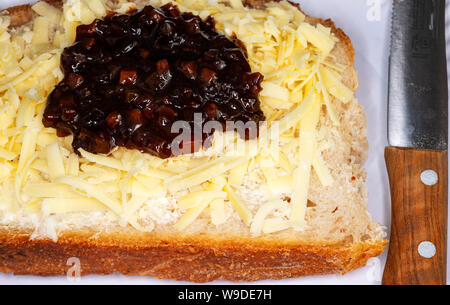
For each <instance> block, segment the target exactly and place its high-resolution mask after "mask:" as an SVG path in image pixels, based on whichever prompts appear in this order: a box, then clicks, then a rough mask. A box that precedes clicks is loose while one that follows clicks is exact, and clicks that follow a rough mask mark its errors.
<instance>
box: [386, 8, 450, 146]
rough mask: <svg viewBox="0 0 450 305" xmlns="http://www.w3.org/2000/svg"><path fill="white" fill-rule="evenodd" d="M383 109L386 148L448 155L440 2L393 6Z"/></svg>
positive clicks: (442, 21)
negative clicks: (385, 109)
mask: <svg viewBox="0 0 450 305" xmlns="http://www.w3.org/2000/svg"><path fill="white" fill-rule="evenodd" d="M388 109H389V110H388V138H389V144H390V145H391V146H397V147H408V148H421V149H437V150H447V147H448V83H447V61H446V52H445V0H394V8H393V20H392V41H391V56H390V71H389V107H388Z"/></svg>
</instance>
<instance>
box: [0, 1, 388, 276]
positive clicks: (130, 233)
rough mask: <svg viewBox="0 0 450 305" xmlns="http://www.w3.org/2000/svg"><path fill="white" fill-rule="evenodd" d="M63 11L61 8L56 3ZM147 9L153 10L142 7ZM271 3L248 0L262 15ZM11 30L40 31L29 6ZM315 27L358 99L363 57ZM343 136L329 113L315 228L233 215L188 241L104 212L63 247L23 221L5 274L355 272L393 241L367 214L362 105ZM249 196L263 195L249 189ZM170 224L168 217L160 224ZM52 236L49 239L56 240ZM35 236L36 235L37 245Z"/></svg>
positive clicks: (60, 228)
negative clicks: (76, 264)
mask: <svg viewBox="0 0 450 305" xmlns="http://www.w3.org/2000/svg"><path fill="white" fill-rule="evenodd" d="M47 2H50V3H52V4H53V5H55V6H56V7H60V6H61V2H60V1H58V0H56V1H55V0H52V1H47ZM136 2H140V4H142V3H143V2H145V1H136ZM264 2H265V1H246V5H248V6H258V7H260V6H263V5H264ZM5 13H6V14H8V15H10V16H11V27H16V30H18V31H20V29H21V27H20V26H21V25H23V24H27V25H29V24H30V23H32V22H33V20H34V18H35V14H34V13H33V12H32V10H31V9H30V6H21V7H15V8H11V9H8V10H7V11H6V12H5ZM307 21H308V22H310V23H311V24H316V23H322V24H323V25H325V26H328V27H331V28H332V32H333V33H334V34H335V36H336V37H338V38H339V42H338V43H337V45H336V46H335V48H334V49H333V51H332V55H333V56H334V57H335V58H336V61H337V62H338V63H339V64H341V65H343V66H345V71H344V72H343V73H342V76H343V82H344V83H345V85H347V87H349V88H351V89H352V90H356V89H357V86H358V80H357V75H356V72H355V70H354V68H353V57H354V50H353V47H352V44H351V42H350V39H349V38H348V37H347V36H346V35H345V33H344V32H343V31H342V30H340V29H338V28H336V27H335V26H334V24H333V22H332V21H331V20H327V21H324V20H320V19H316V18H312V17H307ZM333 105H334V108H335V111H336V114H337V117H338V119H339V121H340V122H341V124H340V126H339V127H336V126H333V124H332V122H331V121H330V119H329V117H327V116H326V115H325V114H323V113H322V115H321V118H320V126H319V129H321V128H322V127H323V128H322V130H323V133H324V135H323V136H324V138H326V139H327V140H328V141H329V142H330V145H329V149H327V150H324V152H323V158H324V160H325V162H326V164H327V165H328V167H329V168H330V171H331V175H332V176H333V178H334V180H335V183H334V184H333V186H329V187H323V186H322V185H321V183H320V181H319V179H318V177H317V176H316V175H315V174H313V175H312V176H311V179H312V180H311V185H310V190H309V199H310V205H309V207H308V212H307V224H308V226H307V227H306V228H305V229H304V230H302V231H294V230H293V229H289V230H285V231H281V232H279V233H274V234H270V235H262V236H259V237H252V236H251V234H250V232H249V229H248V227H247V226H246V225H245V224H244V223H243V222H242V221H241V220H240V219H239V217H237V216H236V215H232V216H231V217H230V218H229V219H228V221H227V222H226V223H224V224H222V225H219V226H216V225H214V224H212V223H211V220H210V217H209V216H208V215H204V214H206V213H204V214H202V215H200V217H199V218H198V219H197V220H196V222H195V225H192V226H189V227H188V228H187V229H186V230H185V231H182V232H181V233H180V232H178V231H176V230H175V229H174V228H173V225H170V224H167V225H164V224H161V225H158V226H156V227H155V229H154V230H153V231H152V232H151V233H145V232H141V231H137V230H135V229H133V228H131V227H126V228H124V227H122V226H120V225H119V224H118V223H117V222H115V221H114V220H110V219H109V218H108V217H107V216H105V215H104V214H102V213H99V212H96V213H90V214H88V213H82V214H74V215H70V216H67V215H66V216H64V217H60V218H54V219H53V221H54V225H55V226H56V231H55V232H56V233H57V241H56V242H55V241H54V240H52V239H51V238H49V237H48V236H47V237H46V236H45V234H44V236H40V237H39V238H34V239H32V240H30V237H31V236H32V235H33V232H35V227H34V226H33V224H32V223H31V224H30V222H23V221H22V222H21V221H20V220H16V221H9V220H8V219H6V218H3V219H1V220H0V271H1V272H13V273H15V274H37V275H58V274H64V273H65V272H66V271H67V269H68V268H69V267H68V266H67V265H66V262H67V259H68V258H70V257H78V258H79V259H80V261H81V264H82V275H87V274H91V273H96V274H110V273H123V274H128V275H149V276H154V277H158V278H169V279H174V280H189V281H196V282H206V281H212V280H218V279H221V280H231V281H255V280H262V279H281V278H288V277H298V276H302V275H312V274H328V273H346V272H349V271H351V270H353V269H355V268H358V267H360V266H362V265H364V264H365V263H366V261H367V259H368V258H370V257H372V256H376V255H378V254H380V253H381V252H382V251H383V249H384V247H385V245H386V243H387V242H386V241H385V240H383V238H384V236H385V234H384V232H383V230H382V227H381V226H380V225H379V224H377V223H375V222H374V221H373V220H372V219H371V217H370V215H368V213H367V209H366V203H367V190H366V188H365V185H364V182H365V173H364V170H363V167H362V164H363V163H364V161H365V158H366V153H367V140H366V122H365V116H364V114H363V112H362V108H361V106H359V105H358V103H357V101H356V99H354V98H353V99H352V100H351V101H350V102H349V103H347V104H343V103H338V102H335V103H333ZM246 188H247V191H246V189H245V188H244V189H243V190H242V191H241V196H242V197H243V198H247V199H248V200H247V201H251V200H252V198H254V197H255V196H257V193H258V192H257V191H255V190H252V188H254V186H252V185H247V187H246ZM160 216H161V217H164V213H162V214H161V215H160ZM47 235H48V234H47ZM33 237H34V236H33Z"/></svg>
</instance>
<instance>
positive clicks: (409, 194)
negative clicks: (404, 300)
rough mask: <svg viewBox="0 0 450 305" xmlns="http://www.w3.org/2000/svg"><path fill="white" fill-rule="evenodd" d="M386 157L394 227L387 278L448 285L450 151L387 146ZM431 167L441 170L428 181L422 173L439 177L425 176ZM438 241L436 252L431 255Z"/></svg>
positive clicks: (390, 281) (403, 282)
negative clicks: (448, 168) (448, 166)
mask: <svg viewBox="0 0 450 305" xmlns="http://www.w3.org/2000/svg"><path fill="white" fill-rule="evenodd" d="M385 159H386V166H387V170H388V174H389V181H390V187H391V198H392V227H391V237H390V242H389V253H388V258H387V262H386V267H385V269H384V274H383V281H382V283H383V285H445V284H446V271H447V267H446V263H447V191H448V190H447V185H448V184H447V179H448V177H447V163H448V157H447V151H433V150H418V149H405V148H397V147H387V148H386V151H385ZM426 170H433V171H434V172H435V173H437V182H436V184H434V185H426V184H425V183H423V182H422V178H421V176H422V177H424V181H425V182H426V183H433V182H434V181H436V179H433V178H436V176H435V175H433V173H432V172H427V173H428V175H425V174H424V175H422V173H423V172H424V171H426ZM423 242H425V243H423ZM427 242H431V243H432V244H430V243H427ZM433 245H434V247H435V249H436V252H435V254H434V255H433V256H432V257H429V256H431V255H432V254H433ZM419 252H420V253H421V254H422V255H421V254H420V253H419ZM423 255H424V256H425V257H424V256H423ZM427 257H428V258H427Z"/></svg>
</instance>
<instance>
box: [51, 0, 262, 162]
mask: <svg viewBox="0 0 450 305" xmlns="http://www.w3.org/2000/svg"><path fill="white" fill-rule="evenodd" d="M244 52H245V50H243V49H241V47H240V46H239V42H238V41H236V40H230V39H228V38H227V37H225V36H224V35H221V34H219V33H217V32H216V31H215V27H214V20H213V19H212V18H211V17H208V18H207V19H206V20H201V19H200V17H198V16H196V15H193V14H192V13H181V12H180V11H179V10H178V8H177V7H176V6H173V5H171V4H167V5H165V6H163V7H161V8H155V7H152V6H146V7H145V8H144V9H142V10H140V11H134V12H132V13H131V14H126V15H118V14H108V16H107V17H105V18H104V19H96V20H95V21H94V22H93V23H91V24H88V25H80V26H79V27H78V28H77V34H76V41H75V43H74V44H73V45H72V46H70V47H68V48H66V49H64V52H63V53H62V56H61V66H62V69H63V72H64V79H63V81H62V82H60V83H59V84H58V85H57V86H56V88H55V89H54V90H53V92H52V93H51V94H50V95H49V97H48V101H47V106H46V109H45V112H44V117H43V123H44V126H45V127H52V128H56V130H57V134H58V136H61V137H64V136H67V135H69V134H73V136H74V139H73V143H72V146H73V148H74V150H75V151H78V148H83V149H85V150H87V151H89V152H92V153H108V152H110V151H111V149H112V148H114V147H115V146H123V147H126V148H129V149H138V150H140V151H142V152H146V153H150V154H152V155H155V156H158V157H161V158H168V157H170V156H173V153H172V151H173V147H172V145H175V144H172V143H173V142H174V141H173V140H174V139H175V138H176V137H177V136H178V135H179V134H180V133H181V131H177V132H175V133H174V132H172V131H171V127H172V124H173V123H174V122H175V121H178V120H184V121H186V122H187V123H188V124H189V126H190V127H191V130H194V117H195V115H194V113H200V114H201V119H200V120H201V124H202V125H204V124H206V123H207V122H208V121H218V122H220V123H221V125H222V126H224V127H225V126H226V121H242V122H244V123H247V122H249V121H254V122H255V123H256V124H255V126H256V129H257V128H258V127H257V126H258V123H259V122H260V121H262V120H264V114H263V112H262V111H261V108H260V102H259V100H258V94H259V93H260V91H261V89H262V88H261V82H262V80H263V76H262V75H261V74H260V73H251V69H250V66H249V64H248V62H247V60H246V58H245V55H244ZM195 124H197V125H198V122H195ZM213 132H214V130H212V131H209V133H205V132H204V131H202V135H201V136H200V137H201V139H193V138H194V137H193V136H191V137H190V139H186V141H185V142H186V143H185V145H184V146H188V145H190V144H189V143H191V142H192V141H196V142H200V144H201V145H197V146H196V150H197V149H198V148H199V147H201V146H202V145H203V146H206V144H205V143H206V141H205V139H207V138H208V137H209V136H210V135H211V134H212V133H213ZM253 134H255V133H253ZM244 136H245V135H244ZM246 137H248V136H246ZM197 138H198V136H197ZM177 145H179V146H182V145H183V143H178V144H177Z"/></svg>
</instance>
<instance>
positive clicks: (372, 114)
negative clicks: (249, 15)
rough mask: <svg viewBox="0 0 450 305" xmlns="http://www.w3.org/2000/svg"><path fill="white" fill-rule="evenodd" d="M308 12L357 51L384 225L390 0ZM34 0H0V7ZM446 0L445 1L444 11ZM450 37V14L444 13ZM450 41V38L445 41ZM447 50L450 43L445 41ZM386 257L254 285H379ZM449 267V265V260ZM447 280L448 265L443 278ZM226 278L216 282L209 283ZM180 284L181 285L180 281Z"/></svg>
mask: <svg viewBox="0 0 450 305" xmlns="http://www.w3.org/2000/svg"><path fill="white" fill-rule="evenodd" d="M297 1H298V2H300V3H301V4H302V8H303V9H304V10H305V11H306V12H307V13H308V14H310V15H312V16H316V17H321V18H324V19H326V18H331V19H333V20H334V22H335V23H336V24H337V25H338V26H339V27H341V28H342V29H343V30H344V31H345V32H346V33H347V35H348V36H350V38H351V39H352V42H353V44H354V47H355V51H356V58H355V65H356V70H357V72H358V74H359V80H360V88H359V90H358V92H357V93H356V94H357V97H358V100H359V102H360V103H361V104H362V105H363V106H364V111H365V113H366V115H367V117H368V125H369V128H368V137H369V144H370V149H369V159H368V161H367V163H366V169H367V171H368V177H367V185H368V187H369V205H368V208H369V212H370V213H371V215H372V216H373V218H374V219H375V220H376V221H378V222H380V223H382V224H384V225H386V226H388V225H389V223H390V197H389V185H388V178H387V174H386V169H385V164H384V147H385V146H386V145H387V136H386V134H387V131H386V115H387V110H386V107H387V104H386V103H387V79H388V77H387V76H388V56H389V40H390V20H391V17H390V16H391V6H392V0H300V1H299V0H297ZM27 2H33V1H26V0H1V3H0V9H2V8H6V7H9V6H12V5H16V4H21V3H27ZM449 9H450V2H449V1H447V11H448V12H449V13H450V11H449ZM447 28H448V29H449V31H447V32H448V37H449V38H450V14H447ZM448 41H449V42H450V39H448ZM447 45H448V46H449V47H448V51H449V53H450V44H449V43H448V44H447ZM385 259H386V251H385V252H384V253H383V254H382V255H381V256H380V257H379V258H372V259H370V260H369V262H368V264H367V266H366V267H364V268H360V269H358V270H356V271H354V272H351V273H349V274H347V275H345V276H341V275H328V276H314V277H304V278H299V279H290V280H283V281H263V282H256V283H255V284H379V283H380V281H381V275H382V272H383V268H384V262H385ZM448 267H450V264H448ZM449 279H450V268H449V270H448V271H447V281H449ZM72 283H73V282H71V281H68V280H67V279H66V278H65V277H51V278H40V277H33V276H12V275H9V274H8V275H0V284H72ZM75 283H81V284H173V283H174V282H172V281H166V280H156V279H153V278H146V277H124V276H120V275H114V276H87V277H83V278H82V279H81V280H80V281H78V282H75ZM215 283H216V284H219V283H220V284H223V283H225V282H214V283H213V284H215ZM179 284H182V283H179Z"/></svg>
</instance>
